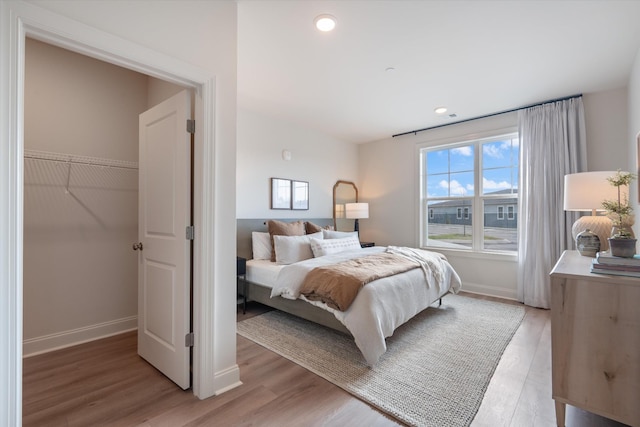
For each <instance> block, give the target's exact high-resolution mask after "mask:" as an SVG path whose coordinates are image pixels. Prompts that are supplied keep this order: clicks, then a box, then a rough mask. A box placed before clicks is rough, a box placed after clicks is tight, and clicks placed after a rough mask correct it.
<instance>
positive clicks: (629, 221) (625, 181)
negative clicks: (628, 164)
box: [602, 170, 636, 258]
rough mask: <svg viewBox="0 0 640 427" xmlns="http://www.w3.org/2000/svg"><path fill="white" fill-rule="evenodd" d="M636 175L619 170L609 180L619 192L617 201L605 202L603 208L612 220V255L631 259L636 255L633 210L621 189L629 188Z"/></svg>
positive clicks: (610, 239)
mask: <svg viewBox="0 0 640 427" xmlns="http://www.w3.org/2000/svg"><path fill="white" fill-rule="evenodd" d="M633 179H635V175H634V174H632V173H630V172H621V171H620V170H618V172H616V174H615V175H613V176H610V177H608V178H607V181H609V183H610V184H611V185H613V186H614V187H616V189H617V191H618V199H617V200H605V201H603V202H602V207H603V208H604V209H605V210H606V211H607V216H608V217H609V219H611V224H612V228H611V237H610V238H609V246H610V247H611V255H614V256H620V257H626V258H630V257H632V256H633V255H635V253H636V238H635V236H634V235H633V229H632V228H631V226H632V225H633V223H634V217H633V208H632V207H631V205H630V204H629V196H628V191H627V193H623V192H622V189H621V188H620V187H623V186H624V187H627V189H628V188H629V184H630V183H631V181H632V180H633Z"/></svg>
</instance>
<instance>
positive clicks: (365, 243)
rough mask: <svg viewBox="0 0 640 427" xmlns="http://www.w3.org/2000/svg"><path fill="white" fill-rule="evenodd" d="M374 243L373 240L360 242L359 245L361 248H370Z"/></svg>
mask: <svg viewBox="0 0 640 427" xmlns="http://www.w3.org/2000/svg"><path fill="white" fill-rule="evenodd" d="M375 245H376V244H375V242H360V246H361V247H363V248H372V247H374V246H375Z"/></svg>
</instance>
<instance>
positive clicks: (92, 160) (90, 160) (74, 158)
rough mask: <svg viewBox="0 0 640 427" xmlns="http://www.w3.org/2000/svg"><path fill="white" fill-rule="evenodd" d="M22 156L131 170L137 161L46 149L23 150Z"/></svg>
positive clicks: (136, 167)
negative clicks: (48, 150)
mask: <svg viewBox="0 0 640 427" xmlns="http://www.w3.org/2000/svg"><path fill="white" fill-rule="evenodd" d="M24 158H25V159H34V160H48V161H52V162H60V163H69V164H76V165H89V166H100V167H110V168H119V169H132V170H137V169H138V163H137V162H130V161H126V160H115V159H104V158H100V157H88V156H78V155H75V154H62V153H51V152H47V151H37V150H24Z"/></svg>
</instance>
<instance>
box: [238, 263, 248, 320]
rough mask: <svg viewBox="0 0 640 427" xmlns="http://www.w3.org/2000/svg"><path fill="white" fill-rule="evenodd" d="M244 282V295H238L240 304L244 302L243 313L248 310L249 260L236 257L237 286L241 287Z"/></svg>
mask: <svg viewBox="0 0 640 427" xmlns="http://www.w3.org/2000/svg"><path fill="white" fill-rule="evenodd" d="M241 283H242V296H238V304H240V303H241V302H242V314H245V313H246V312H247V260H246V259H245V258H242V257H236V286H237V289H240V284H241Z"/></svg>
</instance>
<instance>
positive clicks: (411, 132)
mask: <svg viewBox="0 0 640 427" xmlns="http://www.w3.org/2000/svg"><path fill="white" fill-rule="evenodd" d="M581 96H582V94H581V93H580V94H578V95H571V96H565V97H564V98H557V99H551V100H549V101H543V102H538V103H537V104H531V105H525V106H524V107H518V108H512V109H511V110H505V111H500V112H498V113H491V114H485V115H484V116H478V117H473V118H470V119H464V120H458V121H457V122H451V123H445V124H442V125H437V126H431V127H428V128H423V129H416V130H412V131H409V132H403V133H397V134H395V135H391V137H392V138H395V137H396V136H404V135H409V134H414V135H417V134H418V132H424V131H425V130H431V129H437V128H442V127H445V126H451V125H457V124H459V123H464V122H470V121H472V120H478V119H486V118H487V117H493V116H499V115H500V114H506V113H513V112H514V111H518V110H524V109H525V108H532V107H538V106H540V105H545V104H551V103H554V102H559V101H566V100H568V99H573V98H580V97H581Z"/></svg>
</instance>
